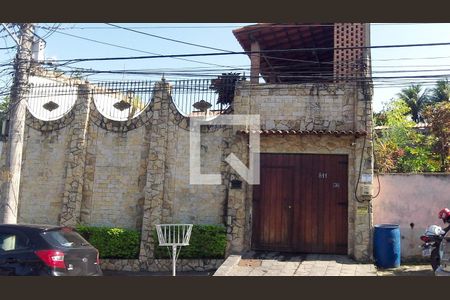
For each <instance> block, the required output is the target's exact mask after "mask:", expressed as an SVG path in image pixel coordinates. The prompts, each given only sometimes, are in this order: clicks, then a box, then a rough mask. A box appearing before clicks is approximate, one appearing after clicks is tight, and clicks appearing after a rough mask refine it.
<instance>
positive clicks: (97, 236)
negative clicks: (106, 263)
mask: <svg viewBox="0 0 450 300" xmlns="http://www.w3.org/2000/svg"><path fill="white" fill-rule="evenodd" d="M76 230H77V231H78V233H80V234H81V235H82V236H83V237H84V238H85V239H86V240H87V241H88V242H89V243H91V244H92V246H94V247H95V248H97V250H98V252H99V254H100V258H122V259H135V258H138V257H139V247H140V234H139V232H138V231H136V230H130V229H123V228H112V227H93V226H77V227H76Z"/></svg>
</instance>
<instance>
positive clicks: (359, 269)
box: [214, 253, 377, 276]
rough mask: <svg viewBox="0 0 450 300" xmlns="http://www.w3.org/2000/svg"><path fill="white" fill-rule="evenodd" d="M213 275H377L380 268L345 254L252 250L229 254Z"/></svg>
mask: <svg viewBox="0 0 450 300" xmlns="http://www.w3.org/2000/svg"><path fill="white" fill-rule="evenodd" d="M214 276H377V270H376V268H375V266H374V265H373V264H360V263H357V262H355V261H354V260H352V259H350V258H349V257H347V256H344V255H319V254H308V255H303V256H302V255H300V256H299V255H290V254H283V253H265V254H256V253H250V254H246V255H243V256H242V257H241V256H239V255H233V256H230V257H229V258H228V259H227V260H226V261H225V262H224V264H223V265H222V266H221V267H220V268H219V269H218V270H217V271H216V272H215V274H214Z"/></svg>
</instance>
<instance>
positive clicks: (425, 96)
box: [397, 84, 429, 123]
mask: <svg viewBox="0 0 450 300" xmlns="http://www.w3.org/2000/svg"><path fill="white" fill-rule="evenodd" d="M397 96H398V97H399V98H400V99H401V100H403V101H405V103H406V104H407V105H408V106H409V108H410V109H411V115H412V119H413V121H414V122H416V123H419V122H423V117H422V112H423V110H424V109H425V107H426V106H427V104H428V103H429V91H428V89H425V90H423V91H422V86H421V85H420V84H412V85H411V86H409V87H407V88H404V89H402V91H401V92H400V93H398V94H397Z"/></svg>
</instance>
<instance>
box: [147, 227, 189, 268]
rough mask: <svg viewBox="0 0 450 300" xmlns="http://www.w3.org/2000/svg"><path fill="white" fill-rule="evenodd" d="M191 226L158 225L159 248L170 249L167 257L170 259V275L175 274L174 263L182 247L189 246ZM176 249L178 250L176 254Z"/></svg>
mask: <svg viewBox="0 0 450 300" xmlns="http://www.w3.org/2000/svg"><path fill="white" fill-rule="evenodd" d="M191 232H192V224H158V225H156V233H157V234H158V241H159V246H166V247H167V248H168V249H169V248H170V247H172V252H170V251H169V255H170V256H171V257H172V264H173V265H172V275H173V276H175V273H176V263H177V259H178V255H179V254H180V251H181V247H182V246H189V239H190V238H191ZM177 247H180V250H179V251H178V252H177Z"/></svg>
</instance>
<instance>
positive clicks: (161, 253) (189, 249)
mask: <svg viewBox="0 0 450 300" xmlns="http://www.w3.org/2000/svg"><path fill="white" fill-rule="evenodd" d="M153 238H154V241H155V257H156V258H169V257H170V256H169V251H168V250H167V247H165V246H164V247H160V246H159V245H158V236H157V234H156V229H155V230H153ZM226 246H227V235H226V229H225V227H224V226H222V225H194V226H193V227H192V233H191V239H190V240H189V246H185V247H181V252H180V255H179V258H196V259H199V258H224V257H225V249H226ZM170 251H172V249H170Z"/></svg>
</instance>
